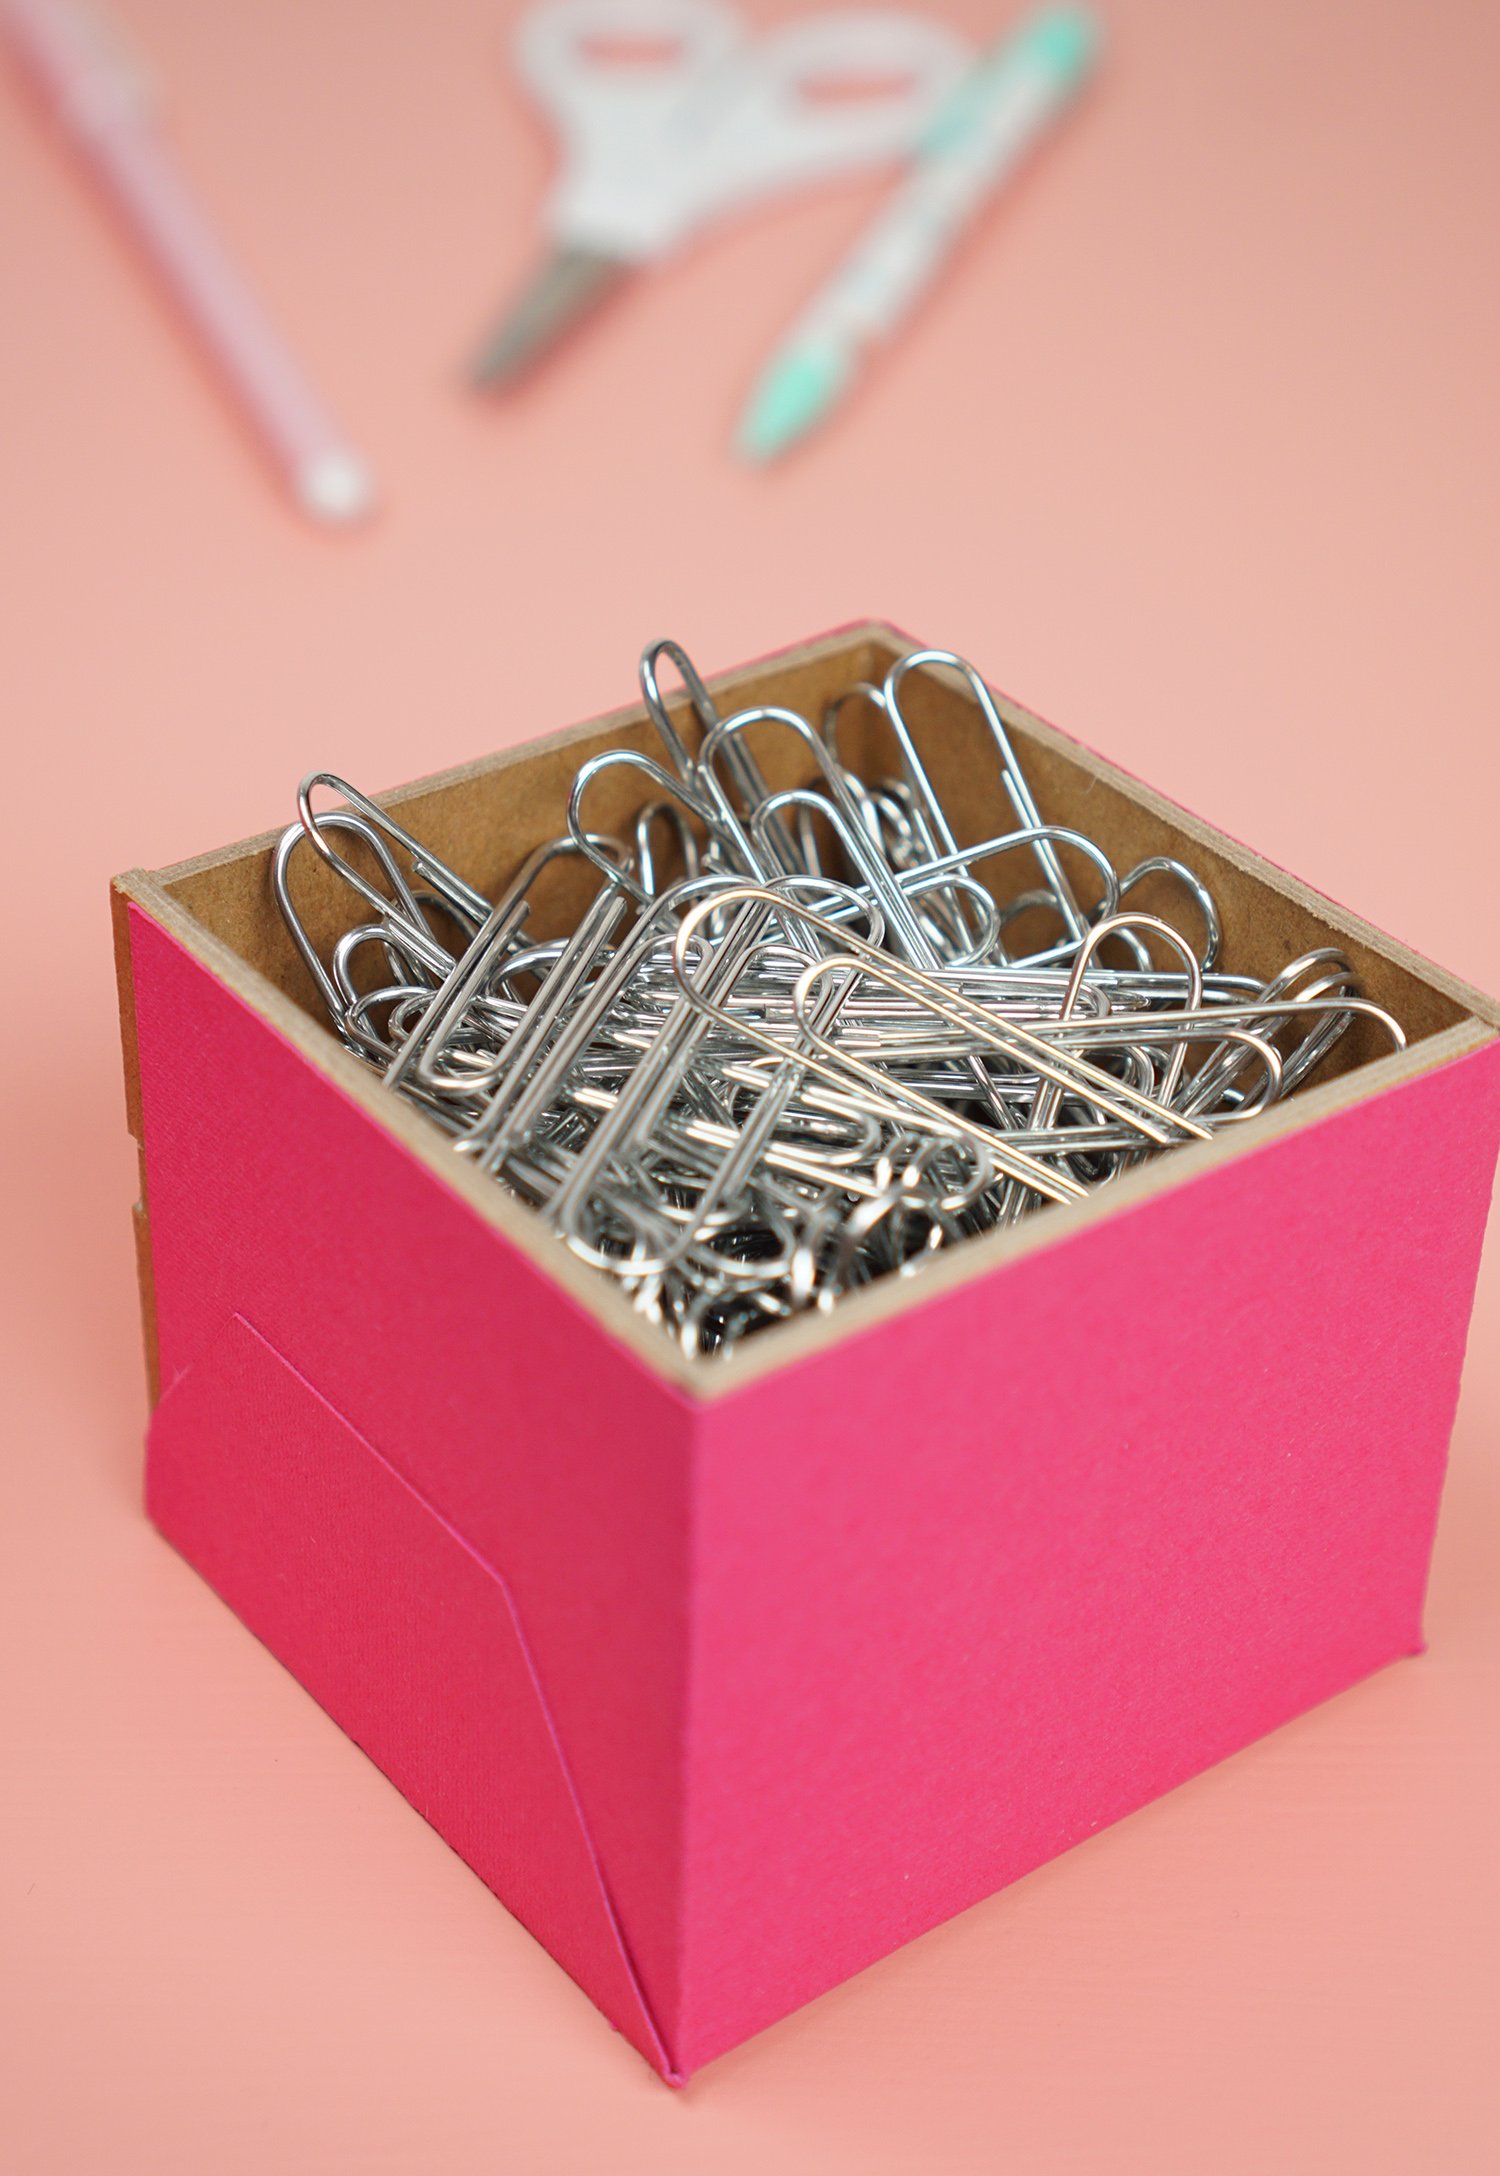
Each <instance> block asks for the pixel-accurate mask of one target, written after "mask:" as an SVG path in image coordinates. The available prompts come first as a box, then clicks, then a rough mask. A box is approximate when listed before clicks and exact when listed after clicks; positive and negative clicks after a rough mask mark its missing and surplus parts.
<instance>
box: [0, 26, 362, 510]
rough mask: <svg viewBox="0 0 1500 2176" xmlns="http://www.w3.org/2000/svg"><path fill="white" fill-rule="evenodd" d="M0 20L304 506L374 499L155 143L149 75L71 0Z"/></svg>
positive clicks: (356, 506) (332, 506)
mask: <svg viewBox="0 0 1500 2176" xmlns="http://www.w3.org/2000/svg"><path fill="white" fill-rule="evenodd" d="M0 26H3V28H4V30H5V31H6V32H7V33H8V34H9V37H10V40H11V42H12V44H13V45H14V46H15V48H16V51H17V53H18V55H19V56H20V58H21V59H22V60H23V61H24V63H25V64H26V66H27V67H28V68H29V70H30V71H31V73H32V75H33V76H34V77H35V79H36V81H37V83H38V85H39V87H40V88H41V89H42V90H43V91H44V92H45V93H46V95H47V97H48V99H49V101H50V103H51V104H52V106H53V107H54V108H55V110H56V113H57V116H58V119H59V120H60V121H61V122H62V123H63V125H64V126H65V127H66V128H67V130H68V132H69V133H70V135H72V137H73V138H74V140H75V142H76V143H77V145H78V147H79V149H80V150H81V151H82V152H83V154H84V156H85V157H86V158H87V159H88V161H89V163H90V164H91V166H92V167H93V168H94V170H95V172H96V174H97V175H98V178H99V180H100V181H101V183H102V184H103V186H104V188H105V189H106V190H107V191H108V193H109V195H110V197H111V198H112V199H113V201H114V202H115V204H116V205H117V206H118V207H119V210H120V212H121V213H122V214H123V216H124V218H125V219H126V220H127V221H128V223H129V225H130V227H131V228H132V230H133V232H134V234H135V236H136V239H137V240H138V241H139V243H140V245H141V247H142V248H143V249H144V250H145V251H146V253H147V254H148V256H149V257H150V258H151V259H152V260H153V262H154V264H155V265H156V267H157V269H158V271H159V272H160V273H161V275H162V277H163V278H164V280H165V281H166V283H167V285H168V286H169V287H170V289H171V291H172V294H173V297H174V299H175V300H176V302H177V303H178V305H179V307H180V308H181V310H182V312H183V314H184V315H185V316H186V317H187V318H188V319H189V321H190V322H191V323H192V324H193V326H194V327H195V329H196V330H197V332H198V334H199V337H200V338H201V339H202V340H203V342H204V344H205V345H206V346H207V348H208V349H209V351H210V353H211V354H212V356H213V358H214V360H215V362H216V363H217V364H218V366H219V369H220V371H221V373H222V374H223V376H224V377H225V378H226V379H227V380H228V382H229V384H230V385H231V386H232V388H233V390H234V391H235V393H236V394H237V395H238V397H239V401H240V405H241V406H242V407H243V408H244V410H245V411H246V413H247V415H248V416H249V418H250V420H251V422H252V423H253V424H254V426H255V428H256V431H257V432H258V434H259V436H260V438H261V439H262V441H263V442H264V444H265V445H266V447H267V448H268V450H269V451H270V453H271V454H272V455H273V457H274V458H275V460H276V461H277V463H278V465H279V466H280V468H281V469H282V471H283V473H284V474H285V476H286V478H287V481H288V482H289V484H290V485H291V487H292V490H293V492H294V493H295V495H296V497H297V500H298V502H299V504H300V505H301V507H302V509H303V511H304V512H305V513H308V514H311V515H312V516H313V518H314V519H315V520H318V521H339V522H342V521H352V520H354V519H355V518H356V517H357V516H358V515H360V514H363V513H365V512H366V511H367V510H368V509H369V507H370V506H371V504H372V503H373V499H374V490H373V486H372V484H371V480H370V475H369V472H368V470H367V469H366V467H365V465H364V462H363V461H362V460H361V459H360V458H359V456H358V455H357V454H356V453H355V452H353V451H352V449H351V448H350V447H349V445H348V444H347V442H346V441H345V440H344V439H343V437H342V436H341V435H340V433H339V432H338V431H337V429H336V428H335V427H334V424H333V423H332V421H331V420H330V418H329V416H328V415H327V414H326V412H325V411H324V409H323V406H322V404H321V403H320V402H319V400H318V399H317V396H316V395H315V394H314V392H313V391H312V388H311V387H310V386H309V385H308V383H307V381H306V379H305V378H304V377H303V375H302V372H301V370H300V369H299V368H298V366H297V363H296V361H295V359H294V358H293V356H292V355H291V354H289V353H288V351H287V349H286V347H285V346H284V344H283V343H282V341H281V339H280V337H279V335H278V334H277V332H276V329H275V327H274V326H273V325H272V324H271V322H270V320H269V318H267V316H266V315H265V312H264V311H263V310H262V309H261V307H260V305H259V303H258V302H257V301H256V299H255V297H254V296H253V295H252V294H251V293H250V291H249V289H248V288H247V287H246V285H245V283H244V281H243V280H242V279H241V278H240V276H239V273H238V272H237V270H236V269H235V266H234V264H233V262H232V261H231V259H230V257H229V256H228V254H227V252H226V251H225V249H224V247H223V245H222V243H221V242H220V241H219V239H218V237H217V235H216V234H215V233H214V231H213V229H212V228H211V227H210V225H209V223H208V221H207V220H206V219H205V218H204V216H203V214H202V212H201V211H200V210H199V209H198V206H197V204H196V203H195V202H194V200H193V198H192V196H191V195H190V194H189V192H188V189H187V187H186V185H185V184H184V182H183V181H182V179H181V177H180V176H179V174H178V172H177V170H176V168H175V167H174V166H173V164H172V162H171V160H170V159H169V158H168V156H167V154H166V152H165V151H164V150H163V149H162V147H161V145H160V144H159V143H158V142H157V139H156V131H155V126H154V115H153V111H152V106H153V101H152V99H151V96H150V92H149V88H148V85H147V81H146V78H145V77H144V75H143V74H142V72H141V71H140V69H139V68H137V67H136V65H135V64H134V62H133V61H132V60H131V59H130V58H129V57H128V56H126V55H124V54H122V53H121V52H120V51H119V49H118V48H117V46H116V45H115V43H114V41H113V39H112V38H111V37H110V36H109V35H108V33H107V32H106V31H105V30H104V28H103V26H102V25H101V24H100V23H99V22H98V21H97V20H96V19H95V18H94V17H93V16H92V15H91V14H90V13H88V12H86V11H85V9H84V8H82V7H79V6H76V5H72V4H71V0H0Z"/></svg>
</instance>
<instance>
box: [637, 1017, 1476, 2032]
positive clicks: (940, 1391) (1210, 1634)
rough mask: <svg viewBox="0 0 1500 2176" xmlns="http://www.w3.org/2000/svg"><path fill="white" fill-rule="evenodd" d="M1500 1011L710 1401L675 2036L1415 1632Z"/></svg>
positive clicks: (852, 1958) (1154, 1786) (755, 2010)
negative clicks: (1337, 1104) (1374, 1081)
mask: <svg viewBox="0 0 1500 2176" xmlns="http://www.w3.org/2000/svg"><path fill="white" fill-rule="evenodd" d="M1497 1131H1500V1044H1497V1043H1494V1042H1492V1043H1489V1044H1487V1045H1485V1046H1483V1047H1482V1048H1481V1049H1480V1050H1478V1051H1477V1052H1475V1053H1473V1054H1472V1055H1470V1056H1467V1057H1465V1058H1463V1059H1460V1060H1458V1061H1457V1062H1455V1063H1453V1064H1451V1065H1449V1066H1446V1067H1442V1068H1438V1069H1434V1070H1433V1071H1431V1072H1428V1073H1426V1074H1423V1075H1421V1076H1420V1077H1418V1078H1416V1079H1414V1080H1412V1081H1410V1082H1407V1083H1405V1084H1403V1085H1401V1086H1400V1087H1399V1088H1397V1089H1395V1090H1393V1091H1392V1092H1390V1093H1388V1094H1387V1095H1385V1096H1382V1097H1378V1098H1374V1099H1371V1100H1368V1101H1365V1102H1362V1103H1359V1104H1356V1105H1353V1106H1351V1107H1349V1108H1347V1109H1345V1110H1343V1111H1342V1112H1340V1113H1338V1114H1336V1115H1335V1116H1333V1117H1331V1118H1329V1119H1327V1120H1325V1121H1324V1122H1322V1123H1321V1124H1319V1125H1317V1126H1315V1127H1312V1128H1310V1129H1307V1130H1305V1131H1300V1132H1298V1133H1295V1134H1291V1135H1287V1136H1283V1137H1281V1138H1277V1139H1273V1140H1271V1141H1269V1142H1267V1143H1266V1144H1264V1145H1263V1146H1262V1147H1261V1148H1260V1149H1259V1150H1258V1151H1256V1152H1254V1153H1252V1154H1250V1155H1248V1156H1246V1157H1242V1158H1239V1159H1237V1160H1235V1161H1234V1162H1232V1163H1230V1164H1228V1165H1226V1166H1222V1167H1219V1168H1216V1169H1214V1170H1212V1171H1209V1172H1206V1173H1204V1174H1203V1175H1202V1176H1200V1177H1199V1178H1197V1179H1196V1180H1194V1181H1193V1182H1191V1183H1189V1184H1187V1185H1184V1186H1182V1187H1179V1188H1177V1189H1174V1190H1172V1191H1170V1192H1169V1193H1167V1194H1166V1195H1164V1196H1161V1197H1158V1198H1157V1199H1155V1200H1152V1201H1150V1202H1148V1203H1144V1204H1142V1205H1140V1206H1139V1207H1137V1208H1135V1209H1132V1210H1127V1211H1124V1212H1122V1214H1121V1215H1119V1216H1118V1217H1116V1218H1113V1219H1105V1220H1103V1221H1101V1222H1099V1223H1096V1224H1094V1225H1092V1226H1090V1227H1088V1228H1086V1229H1083V1230H1081V1231H1079V1232H1078V1233H1077V1234H1076V1235H1074V1236H1072V1237H1070V1238H1068V1239H1066V1240H1064V1241H1061V1242H1059V1243H1058V1244H1057V1245H1056V1246H1054V1247H1051V1248H1047V1249H1044V1250H1042V1251H1040V1252H1039V1253H1036V1254H1034V1255H1032V1256H1031V1257H1030V1258H1029V1259H1026V1260H1023V1261H1020V1262H1018V1263H1017V1264H1015V1265H1014V1266H1011V1267H1005V1268H1000V1269H997V1270H996V1271H995V1272H994V1273H993V1274H992V1275H990V1276H989V1277H987V1278H984V1279H982V1280H980V1281H978V1282H975V1283H970V1284H966V1285H964V1286H961V1287H958V1288H955V1289H954V1290H952V1291H950V1292H947V1293H944V1294H942V1295H939V1296H937V1297H936V1298H934V1299H933V1300H932V1301H931V1302H929V1303H928V1304H925V1305H918V1306H915V1307H913V1308H912V1309H910V1310H909V1311H907V1312H906V1313H904V1314H903V1315H901V1316H899V1317H896V1318H894V1319H892V1320H889V1321H887V1322H885V1323H883V1324H882V1325H880V1326H879V1328H878V1329H877V1330H876V1331H874V1332H873V1333H872V1334H870V1335H868V1336H862V1337H860V1338H858V1339H856V1340H853V1341H850V1342H846V1343H844V1344H841V1345H840V1346H838V1347H836V1348H834V1349H832V1350H830V1351H828V1352H826V1353H823V1354H818V1355H815V1356H813V1357H810V1358H808V1359H806V1360H805V1361H802V1362H800V1363H799V1364H797V1365H796V1366H793V1367H789V1368H787V1369H784V1370H782V1371H780V1372H779V1373H777V1374H775V1375H771V1376H767V1377H765V1378H763V1379H762V1380H760V1381H758V1382H756V1383H753V1384H750V1385H748V1386H747V1388H746V1390H745V1392H744V1394H743V1395H736V1396H732V1397H729V1398H727V1399H725V1400H723V1401H722V1402H719V1403H716V1404H715V1405H714V1406H713V1407H712V1408H711V1409H710V1410H709V1413H708V1415H707V1418H706V1421H705V1439H704V1444H703V1455H702V1465H701V1472H700V1479H699V1488H698V1496H697V1505H696V1514H695V1619H694V1626H695V1647H694V1657H693V1669H692V1680H691V1696H690V1717H691V1721H690V1734H689V1742H690V1753H689V1765H688V1828H687V1859H686V1868H685V1921H686V1928H687V1944H686V1950H685V1965H684V2011H685V2016H686V2020H687V2022H686V2025H685V2027H684V2032H683V2036H682V2038H681V2039H680V2040H679V2042H678V2044H677V2047H676V2054H677V2057H678V2060H679V2063H680V2064H681V2066H682V2067H683V2068H684V2069H685V2070H686V2069H691V2068H692V2067H693V2066H695V2065H696V2064H698V2063H701V2062H703V2061H705V2060H707V2059H708V2058H709V2057H710V2056H711V2055H713V2054H716V2053H718V2052H719V2051H720V2050H722V2049H723V2048H725V2047H727V2046H730V2045H732V2044H734V2043H735V2042H736V2041H738V2040H740V2039H742V2038H744V2037H745V2036H746V2035H748V2034H749V2033H751V2032H754V2031H756V2030H757V2029H759V2028H760V2027H761V2026H763V2025H765V2024H767V2023H769V2022H770V2021H771V2020H772V2019H773V2018H774V2017H776V2016H778V2015H780V2014H782V2013H784V2012H785V2011H787V2010H788V2009H790V2008H792V2007H794V2006H795V2005H796V2004H798V2003H800V2002H802V2001H805V2000H807V1999H808V1998H809V1997H810V1996H812V1995H814V1994H816V1993H818V1992H819V1991H820V1990H821V1989H823V1988H825V1987H828V1986H830V1985H832V1984H833V1983H835V1982H836V1981H838V1980H839V1979H841V1978H843V1977H845V1976H847V1975H848V1974H849V1973H851V1972H854V1971H856V1970H858V1969H859V1968H860V1967H861V1966H863V1965H865V1964H867V1963H869V1962H870V1961H871V1960H873V1959H874V1958H876V1957H878V1956H880V1955H881V1954H883V1953H884V1952H886V1951H888V1950H890V1949H892V1948H894V1947H895V1946H896V1945H897V1944H899V1943H901V1942H903V1941H905V1940H906V1939H908V1938H909V1937H910V1936H912V1935H914V1934H916V1933H918V1932H920V1931H921V1930H923V1929H924V1928H926V1927H929V1926H931V1925H933V1924H935V1923H936V1922H937V1921H939V1920H941V1919H943V1918H945V1917H947V1916H948V1915H950V1914H951V1913H953V1912H955V1911H957V1910H959V1909H961V1908H962V1907H964V1906H965V1905H967V1904H969V1903H971V1902H973V1901H975V1900H976V1899H978V1898H980V1897H983V1896H986V1895H988V1894H989V1893H991V1892H992V1891H993V1890H995V1889H997V1888H999V1887H1000V1886H1001V1885H1002V1884H1004V1883H1006V1882H1009V1881H1012V1880H1014V1879H1015V1878H1016V1877H1017V1876H1018V1875H1020V1874H1023V1873H1025V1872H1026V1871H1027V1870H1028V1869H1029V1868H1031V1867H1034V1866H1036V1865H1038V1864H1039V1863H1040V1862H1041V1861H1043V1860H1045V1859H1048V1858H1050V1857H1052V1856H1053V1855H1054V1854H1056V1853H1057V1852H1060V1851H1062V1850H1064V1849H1066V1848H1067V1847H1068V1846H1069V1845H1071V1844H1074V1843H1076V1842H1078V1841H1080V1840H1081V1839H1082V1838H1084V1837H1086V1836H1088V1835H1090V1834H1092V1833H1093V1832H1094V1831H1095V1830H1096V1829H1099V1828H1101V1827H1103V1826H1104V1825H1105V1824H1106V1823H1108V1822H1110V1821H1114V1820H1118V1819H1119V1818H1120V1817H1121V1815H1123V1814H1125V1813H1128V1812H1129V1811H1131V1809H1132V1808H1134V1807H1137V1806H1139V1805H1141V1804H1143V1803H1144V1802H1145V1801H1146V1800H1148V1799H1150V1798H1152V1797H1154V1796H1156V1795H1157V1794H1159V1793H1160V1792H1162V1791H1164V1790H1166V1789H1168V1788H1169V1787H1171V1786H1172V1785H1173V1784H1175V1783H1177V1782H1179V1781H1181V1780H1182V1779H1183V1778H1185V1777H1187V1776H1190V1775H1192V1774H1194V1773H1195V1772H1197V1771H1198V1770H1200V1769H1202V1768H1204V1767H1206V1766H1208V1765H1209V1764H1210V1763H1212V1762H1214V1761H1217V1760H1219V1759H1221V1758H1223V1757H1224V1756H1225V1755H1226V1754H1229V1753H1231V1752H1233V1751H1234V1750H1235V1749H1236V1748H1238V1747H1240V1746H1243V1745H1245V1744H1246V1743H1248V1742H1249V1741H1250V1740H1252V1739H1254V1738H1256V1737H1257V1736H1259V1735H1260V1734H1262V1733H1263V1732H1265V1731H1267V1730H1269V1729H1271V1728H1273V1727H1274V1726H1275V1725H1277V1724H1279V1723H1281V1722H1282V1721H1284V1720H1286V1719H1287V1718H1288V1717H1290V1716H1293V1715H1295V1714H1297V1713H1298V1712H1299V1711H1301V1710H1303V1709H1305V1708H1307V1707H1309V1706H1310V1705H1312V1704H1313V1703H1314V1702H1316V1701H1319V1700H1321V1699H1324V1698H1325V1697H1327V1696H1328V1695H1329V1694H1331V1693H1334V1692H1336V1691H1338V1690H1340V1689H1341V1688H1342V1687H1344V1686H1347V1685H1349V1684H1350V1683H1351V1682H1353V1681H1354V1680H1355V1679H1357V1678H1359V1677H1360V1676H1361V1675H1363V1674H1364V1673H1366V1672H1368V1671H1370V1670H1372V1669H1374V1668H1376V1667H1377V1666H1379V1665H1380V1664H1382V1663H1384V1662H1386V1661H1388V1660H1390V1659H1391V1658H1392V1657H1394V1656H1397V1655H1401V1654H1406V1653H1409V1652H1411V1651H1412V1650H1414V1649H1416V1648H1417V1647H1418V1646H1419V1645H1420V1640H1421V1627H1420V1618H1421V1606H1422V1596H1423V1590H1424V1584H1425V1579H1426V1572H1427V1565H1428V1559H1429V1554H1430V1549H1431V1543H1432V1538H1433V1531H1434V1525H1435V1519H1436V1511H1437V1502H1438V1493H1439V1488H1440V1484H1441V1478H1442V1472H1443V1466H1444V1460H1445V1456H1446V1447H1447V1442H1448V1437H1449V1433H1450V1430H1451V1426H1452V1421H1453V1414H1454V1409H1455V1404H1456V1399H1457V1391H1458V1382H1459V1374H1460V1370H1461V1366H1462V1359H1463V1349H1464V1341H1465V1335H1466V1329H1467V1323H1468V1318H1469V1313H1470V1308H1471V1304H1472V1298H1473V1288H1474V1282H1475V1277H1476V1273H1477V1267H1478V1257H1479V1249H1480V1243H1481V1238H1482V1234H1483V1227H1484V1220H1485V1214H1486V1210H1487V1207H1488V1202H1489V1192H1490V1181H1491V1176H1492V1172H1493V1167H1494V1161H1495V1148H1496V1137H1497Z"/></svg>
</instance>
